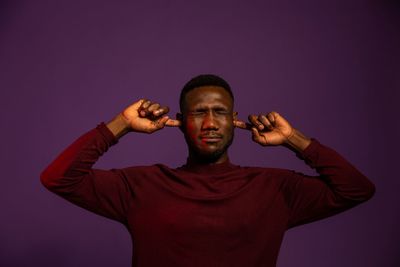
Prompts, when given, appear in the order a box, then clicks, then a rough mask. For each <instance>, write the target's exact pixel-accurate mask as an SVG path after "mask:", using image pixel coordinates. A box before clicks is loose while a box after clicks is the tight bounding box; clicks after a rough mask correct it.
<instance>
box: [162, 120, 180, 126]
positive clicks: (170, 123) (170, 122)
mask: <svg viewBox="0 0 400 267" xmlns="http://www.w3.org/2000/svg"><path fill="white" fill-rule="evenodd" d="M181 125H182V122H181V121H179V120H173V119H168V120H167V122H166V123H165V126H169V127H179V126H181Z"/></svg>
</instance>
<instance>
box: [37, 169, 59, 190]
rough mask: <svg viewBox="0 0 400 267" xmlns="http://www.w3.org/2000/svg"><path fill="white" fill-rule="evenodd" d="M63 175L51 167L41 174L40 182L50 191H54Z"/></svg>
mask: <svg viewBox="0 0 400 267" xmlns="http://www.w3.org/2000/svg"><path fill="white" fill-rule="evenodd" d="M60 177H61V175H59V174H58V173H56V172H54V171H51V170H50V168H46V169H45V170H44V171H43V172H42V173H41V174H40V182H41V183H42V185H43V186H44V187H46V188H47V189H49V190H50V191H54V190H55V188H56V187H57V185H58V184H59V179H60Z"/></svg>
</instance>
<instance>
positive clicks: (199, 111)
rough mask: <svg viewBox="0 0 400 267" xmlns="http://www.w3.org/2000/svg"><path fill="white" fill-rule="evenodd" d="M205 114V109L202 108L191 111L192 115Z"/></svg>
mask: <svg viewBox="0 0 400 267" xmlns="http://www.w3.org/2000/svg"><path fill="white" fill-rule="evenodd" d="M203 114H204V111H202V110H195V111H192V112H190V115H191V116H201V115H203Z"/></svg>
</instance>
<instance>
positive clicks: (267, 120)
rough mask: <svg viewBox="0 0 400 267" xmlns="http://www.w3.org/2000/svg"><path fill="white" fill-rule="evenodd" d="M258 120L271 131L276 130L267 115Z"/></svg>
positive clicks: (259, 116)
mask: <svg viewBox="0 0 400 267" xmlns="http://www.w3.org/2000/svg"><path fill="white" fill-rule="evenodd" d="M258 120H259V121H261V123H262V124H264V125H265V126H266V127H267V128H268V129H269V130H272V129H273V128H274V127H273V126H272V124H271V122H270V120H269V119H268V118H267V117H266V116H265V115H261V114H260V115H258Z"/></svg>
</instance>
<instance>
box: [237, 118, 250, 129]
mask: <svg viewBox="0 0 400 267" xmlns="http://www.w3.org/2000/svg"><path fill="white" fill-rule="evenodd" d="M233 126H235V127H237V128H240V129H245V130H251V127H253V126H252V125H251V124H250V123H247V122H244V121H240V120H234V121H233Z"/></svg>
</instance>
